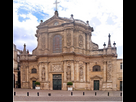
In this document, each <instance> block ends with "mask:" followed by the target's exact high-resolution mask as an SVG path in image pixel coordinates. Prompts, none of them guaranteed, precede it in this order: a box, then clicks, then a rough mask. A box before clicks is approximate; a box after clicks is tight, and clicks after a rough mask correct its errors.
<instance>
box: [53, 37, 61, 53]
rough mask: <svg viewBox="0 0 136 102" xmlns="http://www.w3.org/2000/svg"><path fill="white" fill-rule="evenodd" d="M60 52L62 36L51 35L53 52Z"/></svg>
mask: <svg viewBox="0 0 136 102" xmlns="http://www.w3.org/2000/svg"><path fill="white" fill-rule="evenodd" d="M60 52H62V36H61V35H55V36H54V37H53V53H60Z"/></svg>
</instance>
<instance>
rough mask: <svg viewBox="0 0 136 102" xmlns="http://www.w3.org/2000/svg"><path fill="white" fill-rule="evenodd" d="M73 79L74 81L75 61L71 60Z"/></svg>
mask: <svg viewBox="0 0 136 102" xmlns="http://www.w3.org/2000/svg"><path fill="white" fill-rule="evenodd" d="M71 81H74V61H71Z"/></svg>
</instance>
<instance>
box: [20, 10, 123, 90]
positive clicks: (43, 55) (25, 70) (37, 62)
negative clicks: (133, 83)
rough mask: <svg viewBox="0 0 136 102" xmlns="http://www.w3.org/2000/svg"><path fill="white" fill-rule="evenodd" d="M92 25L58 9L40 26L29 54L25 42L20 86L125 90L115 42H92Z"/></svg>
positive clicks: (21, 62) (54, 88)
mask: <svg viewBox="0 0 136 102" xmlns="http://www.w3.org/2000/svg"><path fill="white" fill-rule="evenodd" d="M93 31H94V29H93V27H91V26H90V25H89V22H88V21H87V22H86V23H85V22H84V21H82V20H78V19H74V17H73V15H71V17H70V18H63V17H59V14H58V11H55V13H54V16H53V17H51V18H50V19H48V20H46V21H44V22H43V21H42V20H41V23H40V24H39V25H38V26H37V30H36V34H35V36H36V37H37V42H38V44H37V47H36V48H35V49H34V50H33V51H32V54H28V52H27V51H26V45H25V44H24V49H23V51H22V53H21V54H20V66H21V70H20V71H21V88H31V89H32V88H35V85H34V82H36V81H38V82H40V87H41V89H46V90H67V82H69V81H71V82H73V88H74V90H122V81H123V77H122V72H123V71H122V70H123V69H122V63H123V60H122V59H117V48H116V47H115V45H116V43H115V42H114V43H113V47H112V44H111V42H110V37H111V36H110V34H109V36H108V35H107V38H108V37H109V38H108V44H107V46H106V44H105V43H104V44H103V45H104V48H103V49H99V46H98V44H96V43H94V42H92V40H91V39H92V37H93V36H92V32H93Z"/></svg>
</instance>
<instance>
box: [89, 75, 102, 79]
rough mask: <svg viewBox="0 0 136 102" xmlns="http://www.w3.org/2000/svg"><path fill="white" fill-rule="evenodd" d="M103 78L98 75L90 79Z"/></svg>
mask: <svg viewBox="0 0 136 102" xmlns="http://www.w3.org/2000/svg"><path fill="white" fill-rule="evenodd" d="M102 78H103V77H102V76H100V75H94V76H92V77H90V79H102Z"/></svg>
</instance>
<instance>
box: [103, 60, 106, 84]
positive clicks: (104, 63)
mask: <svg viewBox="0 0 136 102" xmlns="http://www.w3.org/2000/svg"><path fill="white" fill-rule="evenodd" d="M103 76H104V78H103V81H104V82H106V61H104V62H103Z"/></svg>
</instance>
